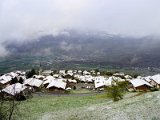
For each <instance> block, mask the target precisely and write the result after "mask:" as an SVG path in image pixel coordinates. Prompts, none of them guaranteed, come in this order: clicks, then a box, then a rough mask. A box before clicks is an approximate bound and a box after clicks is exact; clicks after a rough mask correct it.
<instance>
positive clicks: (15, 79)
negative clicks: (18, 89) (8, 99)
mask: <svg viewBox="0 0 160 120" xmlns="http://www.w3.org/2000/svg"><path fill="white" fill-rule="evenodd" d="M17 82H18V79H17V77H15V78H12V80H11V83H10V84H11V85H12V84H15V83H17Z"/></svg>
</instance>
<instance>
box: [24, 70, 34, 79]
mask: <svg viewBox="0 0 160 120" xmlns="http://www.w3.org/2000/svg"><path fill="white" fill-rule="evenodd" d="M33 75H36V70H35V69H32V70H31V71H29V72H27V73H26V77H27V78H31V77H32V76H33Z"/></svg>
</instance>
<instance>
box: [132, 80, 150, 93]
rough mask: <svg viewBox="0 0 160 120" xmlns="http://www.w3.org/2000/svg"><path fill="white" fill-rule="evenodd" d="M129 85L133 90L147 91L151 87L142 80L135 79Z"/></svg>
mask: <svg viewBox="0 0 160 120" xmlns="http://www.w3.org/2000/svg"><path fill="white" fill-rule="evenodd" d="M130 83H131V84H132V86H133V89H134V90H139V91H147V90H149V89H150V88H152V85H151V84H149V83H148V82H146V81H145V80H143V79H138V78H136V79H133V80H131V81H130Z"/></svg>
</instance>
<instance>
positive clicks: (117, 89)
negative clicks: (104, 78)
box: [105, 82, 128, 101]
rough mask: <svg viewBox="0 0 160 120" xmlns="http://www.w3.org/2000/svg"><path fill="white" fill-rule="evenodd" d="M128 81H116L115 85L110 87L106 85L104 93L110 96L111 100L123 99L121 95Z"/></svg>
mask: <svg viewBox="0 0 160 120" xmlns="http://www.w3.org/2000/svg"><path fill="white" fill-rule="evenodd" d="M127 85H128V83H127V82H119V83H118V82H117V83H116V85H112V86H110V87H106V88H105V90H106V93H107V96H108V97H109V98H112V99H113V101H118V100H120V99H123V95H124V93H125V91H126V87H127Z"/></svg>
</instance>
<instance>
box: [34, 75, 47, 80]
mask: <svg viewBox="0 0 160 120" xmlns="http://www.w3.org/2000/svg"><path fill="white" fill-rule="evenodd" d="M33 78H36V79H40V80H43V79H44V78H45V76H43V75H34V76H33Z"/></svg>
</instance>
